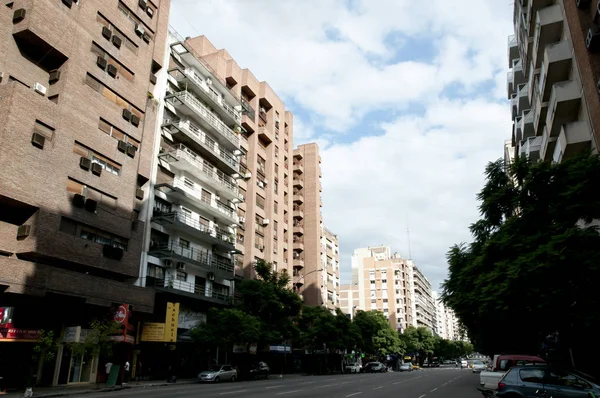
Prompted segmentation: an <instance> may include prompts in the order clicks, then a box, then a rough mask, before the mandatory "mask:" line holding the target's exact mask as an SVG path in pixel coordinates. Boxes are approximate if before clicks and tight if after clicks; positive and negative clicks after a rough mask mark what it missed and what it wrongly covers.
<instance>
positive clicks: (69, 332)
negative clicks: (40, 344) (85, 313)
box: [63, 326, 81, 343]
mask: <svg viewBox="0 0 600 398" xmlns="http://www.w3.org/2000/svg"><path fill="white" fill-rule="evenodd" d="M80 333H81V326H69V327H66V328H65V333H64V335H63V343H79V335H80Z"/></svg>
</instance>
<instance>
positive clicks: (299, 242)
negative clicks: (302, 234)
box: [294, 238, 304, 262]
mask: <svg viewBox="0 0 600 398" xmlns="http://www.w3.org/2000/svg"><path fill="white" fill-rule="evenodd" d="M294 250H295V251H304V239H300V238H295V239H294ZM294 261H296V259H295V258H294ZM303 262H304V260H303Z"/></svg>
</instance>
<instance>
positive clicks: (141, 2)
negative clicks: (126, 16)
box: [138, 0, 148, 8]
mask: <svg viewBox="0 0 600 398" xmlns="http://www.w3.org/2000/svg"><path fill="white" fill-rule="evenodd" d="M138 5H139V6H140V7H141V8H146V7H147V6H148V4H147V3H146V0H139V1H138Z"/></svg>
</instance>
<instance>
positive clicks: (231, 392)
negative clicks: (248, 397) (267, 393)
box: [219, 390, 248, 395]
mask: <svg viewBox="0 0 600 398" xmlns="http://www.w3.org/2000/svg"><path fill="white" fill-rule="evenodd" d="M246 391H248V390H235V391H227V392H220V393H219V395H227V394H239V393H241V392H246Z"/></svg>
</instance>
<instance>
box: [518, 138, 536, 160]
mask: <svg viewBox="0 0 600 398" xmlns="http://www.w3.org/2000/svg"><path fill="white" fill-rule="evenodd" d="M519 145H520V150H519V156H521V157H526V158H528V159H529V160H531V161H534V162H536V161H538V160H539V159H540V150H541V148H542V137H540V136H538V137H531V138H528V139H526V140H525V141H522V142H521V144H519Z"/></svg>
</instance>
